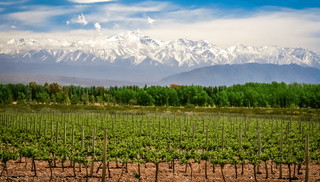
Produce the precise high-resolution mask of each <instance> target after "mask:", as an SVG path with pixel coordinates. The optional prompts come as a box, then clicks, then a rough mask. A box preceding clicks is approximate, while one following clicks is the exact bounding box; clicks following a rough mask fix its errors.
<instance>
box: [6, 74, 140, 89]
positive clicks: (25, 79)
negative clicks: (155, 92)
mask: <svg viewBox="0 0 320 182" xmlns="http://www.w3.org/2000/svg"><path fill="white" fill-rule="evenodd" d="M30 82H36V83H38V84H41V85H43V84H44V83H46V82H47V83H49V84H50V83H58V84H59V85H63V86H68V85H76V86H77V85H81V86H83V87H90V86H104V87H109V86H115V85H116V86H123V85H138V86H141V87H142V86H144V84H143V83H135V82H127V81H118V80H107V79H92V78H77V77H68V76H48V75H26V74H0V83H1V84H9V83H12V84H18V83H22V84H29V83H30Z"/></svg>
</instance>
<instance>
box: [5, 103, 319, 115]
mask: <svg viewBox="0 0 320 182" xmlns="http://www.w3.org/2000/svg"><path fill="white" fill-rule="evenodd" d="M4 109H12V110H16V109H18V110H20V109H23V110H30V111H34V112H39V111H43V110H63V111H67V112H68V111H80V112H81V111H103V112H110V111H125V112H171V113H179V112H195V113H240V114H247V115H252V114H259V115H291V116H320V109H311V108H308V109H289V108H245V107H234V108H231V107H230V108H212V107H195V108H185V107H172V106H170V107H166V106H128V105H117V106H103V107H101V106H95V105H42V104H37V105H29V104H24V105H13V104H10V105H3V104H0V112H1V111H4Z"/></svg>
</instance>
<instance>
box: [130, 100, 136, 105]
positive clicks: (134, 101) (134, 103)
mask: <svg viewBox="0 0 320 182" xmlns="http://www.w3.org/2000/svg"><path fill="white" fill-rule="evenodd" d="M137 103H138V102H137V100H136V99H130V100H129V104H130V105H137Z"/></svg>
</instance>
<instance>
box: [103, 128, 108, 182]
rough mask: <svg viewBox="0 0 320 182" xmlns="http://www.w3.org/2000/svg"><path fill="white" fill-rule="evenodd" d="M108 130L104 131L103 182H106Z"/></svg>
mask: <svg viewBox="0 0 320 182" xmlns="http://www.w3.org/2000/svg"><path fill="white" fill-rule="evenodd" d="M106 155H107V129H104V131H103V154H102V182H104V181H106V173H107V171H106V158H107V156H106Z"/></svg>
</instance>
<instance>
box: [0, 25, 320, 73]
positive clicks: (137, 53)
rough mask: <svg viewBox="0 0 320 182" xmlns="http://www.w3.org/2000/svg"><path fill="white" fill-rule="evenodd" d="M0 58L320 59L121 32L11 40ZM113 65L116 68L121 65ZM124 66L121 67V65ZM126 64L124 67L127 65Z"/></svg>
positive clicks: (302, 52)
mask: <svg viewBox="0 0 320 182" xmlns="http://www.w3.org/2000/svg"><path fill="white" fill-rule="evenodd" d="M0 45H1V46H0V54H8V55H12V56H14V57H15V58H21V60H25V61H35V60H41V61H48V60H54V61H56V62H60V61H72V62H84V61H91V62H96V61H99V60H101V61H103V62H110V63H117V61H120V62H121V63H122V62H125V61H127V62H129V64H131V65H139V64H140V63H142V62H144V60H145V59H151V60H153V61H154V65H167V66H188V67H192V66H201V65H215V64H242V63H249V62H257V63H274V64H290V63H295V64H299V65H308V66H313V67H317V68H320V56H319V55H318V54H317V53H316V52H314V51H309V50H307V49H303V48H284V47H278V46H274V45H270V46H263V47H254V46H245V45H242V44H239V43H237V44H236V45H235V46H231V47H229V48H227V49H221V48H219V47H217V46H216V45H214V44H212V43H210V42H209V41H206V40H199V41H193V40H188V39H184V38H181V39H177V40H174V41H167V42H163V41H160V40H157V39H153V38H151V37H149V36H147V35H145V34H144V33H143V32H142V31H140V30H135V31H128V32H123V33H120V34H117V35H113V36H110V37H108V38H104V39H102V38H100V39H98V38H96V39H94V38H86V39H81V40H77V41H73V42H68V41H67V40H66V39H62V40H55V39H51V38H46V37H42V38H39V39H30V38H21V39H11V40H8V41H7V42H3V43H2V44H0ZM121 63H117V64H121ZM123 64H125V63H123ZM127 64H128V63H126V65H127Z"/></svg>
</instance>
